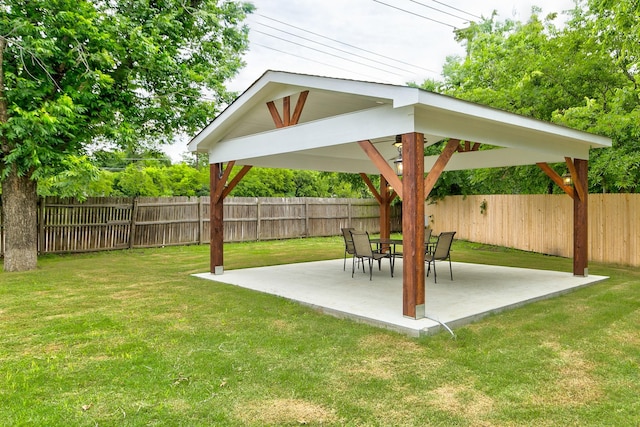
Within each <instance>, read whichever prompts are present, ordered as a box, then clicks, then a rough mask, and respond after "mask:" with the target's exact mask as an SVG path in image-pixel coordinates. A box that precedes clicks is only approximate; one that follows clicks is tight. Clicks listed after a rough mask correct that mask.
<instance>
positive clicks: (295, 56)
mask: <svg viewBox="0 0 640 427" xmlns="http://www.w3.org/2000/svg"><path fill="white" fill-rule="evenodd" d="M251 44H252V45H254V46H260V47H263V48H265V49H270V50H273V51H276V52H279V53H283V54H285V55H289V56H293V57H294V58H298V59H304V60H305V61H310V62H315V63H316V64H321V65H324V66H327V67H330V68H335V69H336V70H340V71H347V72H349V73H355V74H359V75H361V76H366V77H368V78H370V79H374V80H376V79H378V77H374V76H371V75H369V74H363V73H361V72H357V71H353V70H349V69H347V68H342V67H338V66H335V65H331V64H327V63H324V62H322V61H318V60H316V59H311V58H307V57H304V56H300V55H296V54H293V53H291V52H287V51H284V50H280V49H276V48H275V47H271V46H267V45H264V44H260V43H254V42H252V43H251Z"/></svg>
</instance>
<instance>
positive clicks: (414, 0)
mask: <svg viewBox="0 0 640 427" xmlns="http://www.w3.org/2000/svg"><path fill="white" fill-rule="evenodd" d="M409 1H410V2H412V3H415V4H419V5H420V6H423V7H426V8H427V9H432V10H435V11H436V12H440V13H444V14H445V15H449V16H453V17H454V18H458V19H462V20H463V21H465V22H468V21H469V20H468V19H467V18H463V17H462V16H458V15H454V14H453V13H450V12H446V11H444V10H442V9H438V8H437V7H433V6H428V5H426V4H424V3H421V2H419V1H417V0H409Z"/></svg>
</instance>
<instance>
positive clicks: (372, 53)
mask: <svg viewBox="0 0 640 427" xmlns="http://www.w3.org/2000/svg"><path fill="white" fill-rule="evenodd" d="M255 15H256V16H260V17H262V18H265V19H268V20H270V21H274V22H277V23H279V24H282V25H285V26H287V27H291V28H295V29H296V30H300V31H304V32H305V33H309V34H313V35H314V36H317V37H321V38H323V39H326V40H330V41H332V42H335V43H339V44H341V45H343V46H348V47H350V48H353V49H357V50H360V51H362V52H366V53H369V54H371V55H376V56H378V57H380V58H384V59H388V60H390V61H393V62H396V63H399V64H404V65H408V66H410V67H413V68H417V69H420V70H423V71H428V72H430V73H436V74H438V72H437V71H434V70H430V69H429V68H424V67H420V66H419V65H415V64H411V63H409V62H404V61H401V60H398V59H395V58H391V57H389V56H386V55H383V54H380V53H377V52H373V51H370V50H367V49H363V48H361V47H358V46H354V45H352V44H349V43H345V42H343V41H341V40H336V39H334V38H331V37H327V36H325V35H323V34H319V33H315V32H313V31H309V30H307V29H304V28H301V27H297V26H295V25H292V24H289V23H287V22H284V21H280V20H278V19H275V18H271V17H269V16H266V15H262V14H259V13H256V14H255ZM262 25H264V24H262ZM334 49H335V48H334ZM370 60H371V59H370Z"/></svg>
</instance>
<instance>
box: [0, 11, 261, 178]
mask: <svg viewBox="0 0 640 427" xmlns="http://www.w3.org/2000/svg"><path fill="white" fill-rule="evenodd" d="M4 5H5V7H3V19H2V21H1V22H0V34H2V35H3V37H5V38H6V40H7V46H6V49H5V50H4V52H3V62H2V65H3V67H2V68H1V69H0V72H2V74H3V75H2V77H3V80H2V81H4V86H3V87H2V88H1V89H2V91H0V94H2V93H3V92H4V94H5V96H6V98H5V99H4V100H3V101H5V105H6V108H7V111H8V120H7V122H6V123H2V124H0V137H1V138H4V140H5V141H6V143H5V147H8V150H5V152H4V153H3V155H2V156H3V157H2V158H1V159H2V162H0V172H3V173H6V170H7V169H6V166H7V165H8V164H16V165H18V167H19V171H20V172H21V173H29V174H30V173H32V172H33V173H34V177H44V176H45V175H47V174H50V173H51V172H53V171H57V169H58V168H60V167H63V166H64V164H65V161H66V160H65V159H67V156H68V155H69V154H81V153H82V150H83V147H84V146H86V145H88V144H90V143H92V142H93V141H94V140H96V139H102V140H107V141H110V142H112V143H115V144H116V145H119V146H121V147H134V146H136V145H142V144H146V143H148V142H149V141H153V143H155V144H157V143H162V142H168V141H172V139H173V135H174V134H176V133H181V132H187V133H192V132H194V131H195V130H197V129H200V128H202V127H203V126H204V125H206V124H207V123H208V122H209V121H210V120H211V119H212V118H213V117H214V115H215V114H216V112H217V111H219V110H220V109H221V108H222V106H221V105H220V102H222V101H226V100H228V99H229V94H227V91H226V89H225V87H224V82H225V80H226V79H228V78H230V77H232V76H233V75H234V74H235V73H236V72H237V71H238V69H239V67H240V65H241V61H240V55H241V54H242V52H243V51H244V50H245V49H246V48H247V43H248V42H247V31H246V28H244V27H243V26H242V22H243V20H244V18H245V16H246V14H247V13H249V12H250V11H251V10H252V6H249V5H244V4H239V3H235V2H224V3H223V4H222V5H218V2H217V1H215V0H203V1H198V2H190V3H185V2H183V1H178V0H167V1H164V2H152V3H151V4H149V3H147V2H128V1H127V2H125V1H115V2H94V1H89V0H34V1H29V2H24V1H22V0H6V1H5V3H4ZM205 98H208V100H207V99H205ZM211 99H214V100H215V101H214V102H211Z"/></svg>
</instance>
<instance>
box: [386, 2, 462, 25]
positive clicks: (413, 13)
mask: <svg viewBox="0 0 640 427" xmlns="http://www.w3.org/2000/svg"><path fill="white" fill-rule="evenodd" d="M373 1H374V2H376V3H380V4H383V5H385V6H388V7H390V8H393V9H397V10H399V11H402V12H405V13H408V14H411V15H414V16H417V17H419V18H423V19H426V20H429V21H433V22H435V23H437V24H441V25H444V26H447V27H451V28H453V29H454V30H457V29H458V28H457V27H456V26H455V25H451V24H447V23H446V22H442V21H438V20H437V19H433V18H429V17H428V16H424V15H420V14H419V13H415V12H411V11H410V10H406V9H402V8H400V7H397V6H393V5H390V4H388V3H385V2H382V1H380V0H373Z"/></svg>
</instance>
